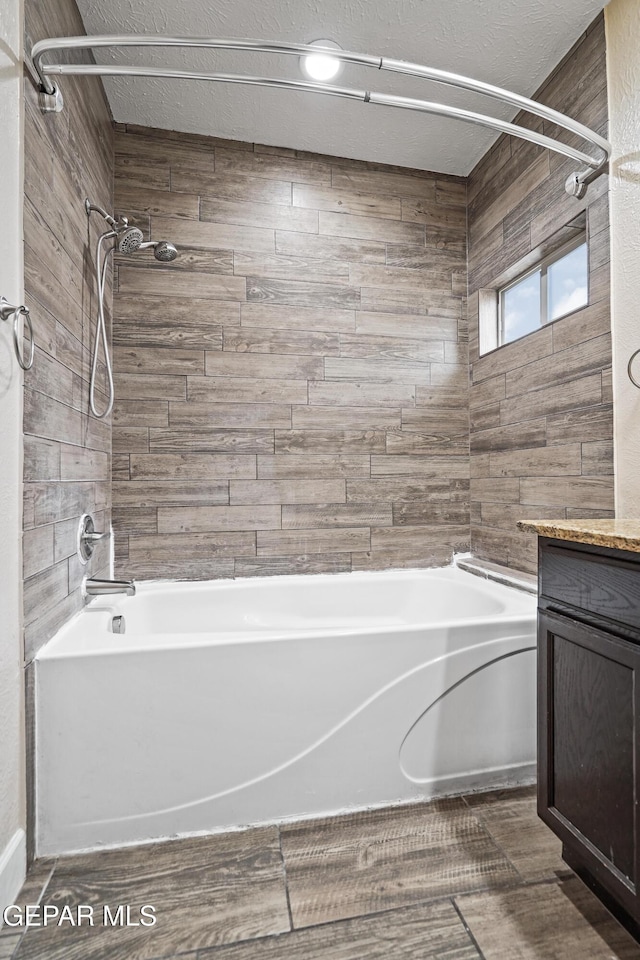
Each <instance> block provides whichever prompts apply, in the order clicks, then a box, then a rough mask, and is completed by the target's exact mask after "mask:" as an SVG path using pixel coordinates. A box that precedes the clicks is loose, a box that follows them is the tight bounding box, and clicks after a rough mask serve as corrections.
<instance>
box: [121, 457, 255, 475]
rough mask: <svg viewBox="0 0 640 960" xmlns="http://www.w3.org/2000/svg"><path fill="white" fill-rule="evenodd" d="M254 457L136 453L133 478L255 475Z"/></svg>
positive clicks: (132, 472)
mask: <svg viewBox="0 0 640 960" xmlns="http://www.w3.org/2000/svg"><path fill="white" fill-rule="evenodd" d="M255 476H256V458H255V457H253V456H248V455H247V456H245V455H235V454H216V453H132V454H131V479H132V480H172V479H173V480H229V479H230V478H232V477H233V478H255Z"/></svg>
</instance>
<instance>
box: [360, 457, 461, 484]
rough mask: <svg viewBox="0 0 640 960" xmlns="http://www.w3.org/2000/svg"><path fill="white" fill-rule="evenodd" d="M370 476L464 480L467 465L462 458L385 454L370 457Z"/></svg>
mask: <svg viewBox="0 0 640 960" xmlns="http://www.w3.org/2000/svg"><path fill="white" fill-rule="evenodd" d="M371 476H372V477H410V478H414V477H417V478H420V479H421V480H429V479H448V480H465V479H468V478H469V465H468V463H467V462H466V460H465V459H464V458H458V459H452V458H450V457H447V456H443V457H424V456H419V455H415V456H399V457H398V456H393V455H390V454H387V455H386V456H384V457H379V456H372V457H371Z"/></svg>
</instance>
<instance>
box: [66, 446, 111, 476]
mask: <svg viewBox="0 0 640 960" xmlns="http://www.w3.org/2000/svg"><path fill="white" fill-rule="evenodd" d="M109 478H110V475H109V456H108V454H106V453H100V452H99V451H97V450H88V449H86V448H85V447H78V446H69V445H68V444H63V445H62V446H61V448H60V479H61V480H109Z"/></svg>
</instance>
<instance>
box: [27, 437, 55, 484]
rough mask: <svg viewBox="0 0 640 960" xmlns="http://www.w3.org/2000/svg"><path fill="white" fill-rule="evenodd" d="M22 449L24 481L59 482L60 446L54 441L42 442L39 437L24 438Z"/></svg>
mask: <svg viewBox="0 0 640 960" xmlns="http://www.w3.org/2000/svg"><path fill="white" fill-rule="evenodd" d="M23 449H24V474H23V476H24V480H25V482H28V481H33V480H59V479H60V445H59V444H58V443H56V442H55V441H54V440H43V439H41V438H40V437H33V436H25V437H24V442H23Z"/></svg>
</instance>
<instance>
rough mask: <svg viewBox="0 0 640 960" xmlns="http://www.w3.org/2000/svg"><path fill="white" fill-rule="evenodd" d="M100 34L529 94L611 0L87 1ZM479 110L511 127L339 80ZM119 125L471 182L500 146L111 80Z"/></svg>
mask: <svg viewBox="0 0 640 960" xmlns="http://www.w3.org/2000/svg"><path fill="white" fill-rule="evenodd" d="M78 6H79V7H80V12H81V14H82V16H83V19H84V24H85V28H86V30H87V33H88V34H100V33H160V34H164V35H171V34H172V35H182V36H189V35H192V36H219V37H225V36H227V37H247V36H248V37H253V38H260V39H267V40H287V41H293V42H309V41H311V40H315V39H318V38H323V39H324V38H328V39H332V40H335V41H336V42H338V43H339V44H340V46H341V47H343V48H344V49H349V50H355V51H358V52H360V53H371V54H376V55H382V56H389V57H395V58H397V59H404V60H413V61H415V62H418V63H423V64H427V65H429V66H433V67H439V68H441V69H445V70H450V71H453V72H458V73H465V74H468V75H470V76H473V77H475V78H476V79H480V80H486V81H488V82H490V83H494V84H498V85H499V86H504V87H508V88H510V89H511V90H514V91H516V92H518V93H521V94H525V95H531V94H532V93H533V92H534V91H535V90H536V89H537V87H538V86H539V85H540V84H541V83H542V81H543V80H544V78H545V77H546V76H547V75H548V74H549V72H550V71H551V70H552V69H553V67H554V66H555V65H556V63H558V61H559V60H560V59H561V58H562V57H563V56H564V54H565V53H566V52H567V51H568V50H569V48H570V47H571V46H572V44H573V43H574V42H575V40H577V38H578V37H579V36H580V34H581V33H582V32H583V31H584V30H585V28H586V27H587V26H588V25H589V23H590V22H591V21H592V20H593V19H594V17H595V16H596V14H597V13H598V12H599V10H600V9H601V8H602V6H603V3H602V0H562V3H558V2H557V0H215V2H212V0H109V2H108V3H105V2H104V0H78ZM96 59H98V60H104V62H109V61H110V59H112V60H113V62H116V63H123V62H137V63H153V64H156V65H159V66H173V67H179V68H181V69H191V68H192V69H197V70H202V71H205V72H211V71H213V70H216V71H221V72H227V73H254V74H261V75H263V76H275V77H277V76H281V77H292V78H296V79H300V78H301V74H300V70H299V66H298V61H297V59H296V58H294V57H272V56H268V55H262V54H249V53H234V52H230V51H229V52H227V51H220V52H215V51H211V50H209V51H190V52H183V53H181V52H178V51H168V50H153V49H149V50H146V51H140V50H129V51H127V52H126V53H124V54H123V53H120V52H117V51H116V52H106V51H98V52H97V54H96ZM335 82H336V83H339V84H344V85H345V86H354V87H360V88H364V89H372V90H376V91H379V92H386V93H399V94H405V95H407V96H414V97H421V98H423V99H432V100H439V101H443V102H447V103H451V104H454V105H456V106H467V107H469V108H471V109H475V110H479V111H480V112H486V113H493V114H494V115H495V116H499V117H501V118H502V119H510V118H511V117H512V116H513V110H512V109H510V108H509V107H503V106H502V105H501V104H499V103H497V102H496V101H492V100H489V99H487V98H484V97H480V96H478V95H473V94H470V93H464V92H461V91H456V90H454V89H453V88H447V87H444V86H441V85H438V84H433V83H430V82H426V81H418V80H415V79H412V78H409V77H401V76H393V75H391V74H385V73H379V72H377V71H376V70H371V69H366V68H363V67H356V66H349V65H345V66H344V67H343V70H342V72H341V74H340V76H339V78H338V79H337V80H336V81H335ZM105 88H106V90H107V95H108V97H109V101H110V103H111V108H112V110H113V115H114V118H115V119H116V120H118V121H121V122H128V123H137V124H143V125H149V126H154V127H162V128H165V129H171V130H183V131H186V132H189V133H203V134H208V135H212V136H217V137H226V138H229V139H234V140H247V141H255V142H257V143H264V144H270V145H273V146H281V147H294V148H296V149H299V150H309V151H314V152H318V153H327V154H331V155H334V156H344V157H352V158H356V159H362V160H372V161H377V162H382V163H392V164H401V165H403V166H409V167H418V168H421V169H426V170H436V171H439V172H447V173H454V174H461V175H466V174H467V173H469V171H470V170H471V169H472V168H473V166H474V165H475V163H476V162H477V161H478V160H479V159H480V157H481V156H482V155H483V153H484V152H485V151H486V150H487V148H488V147H489V145H490V144H491V143H492V142H493V140H494V139H495V136H496V135H495V134H494V133H493V132H492V131H490V130H485V129H483V128H480V127H476V126H471V125H469V124H464V123H460V122H459V121H454V120H451V119H446V118H437V117H429V116H427V115H423V114H416V113H411V112H409V111H404V110H395V109H392V108H388V107H381V106H370V105H367V104H365V103H362V102H359V101H347V100H339V99H336V98H333V97H331V98H329V97H323V96H317V95H313V94H301V93H290V92H288V91H283V90H267V89H261V88H251V87H238V86H232V85H223V84H211V83H205V82H196V81H184V80H171V81H161V80H153V79H140V78H135V79H133V78H118V79H113V78H106V79H105Z"/></svg>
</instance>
